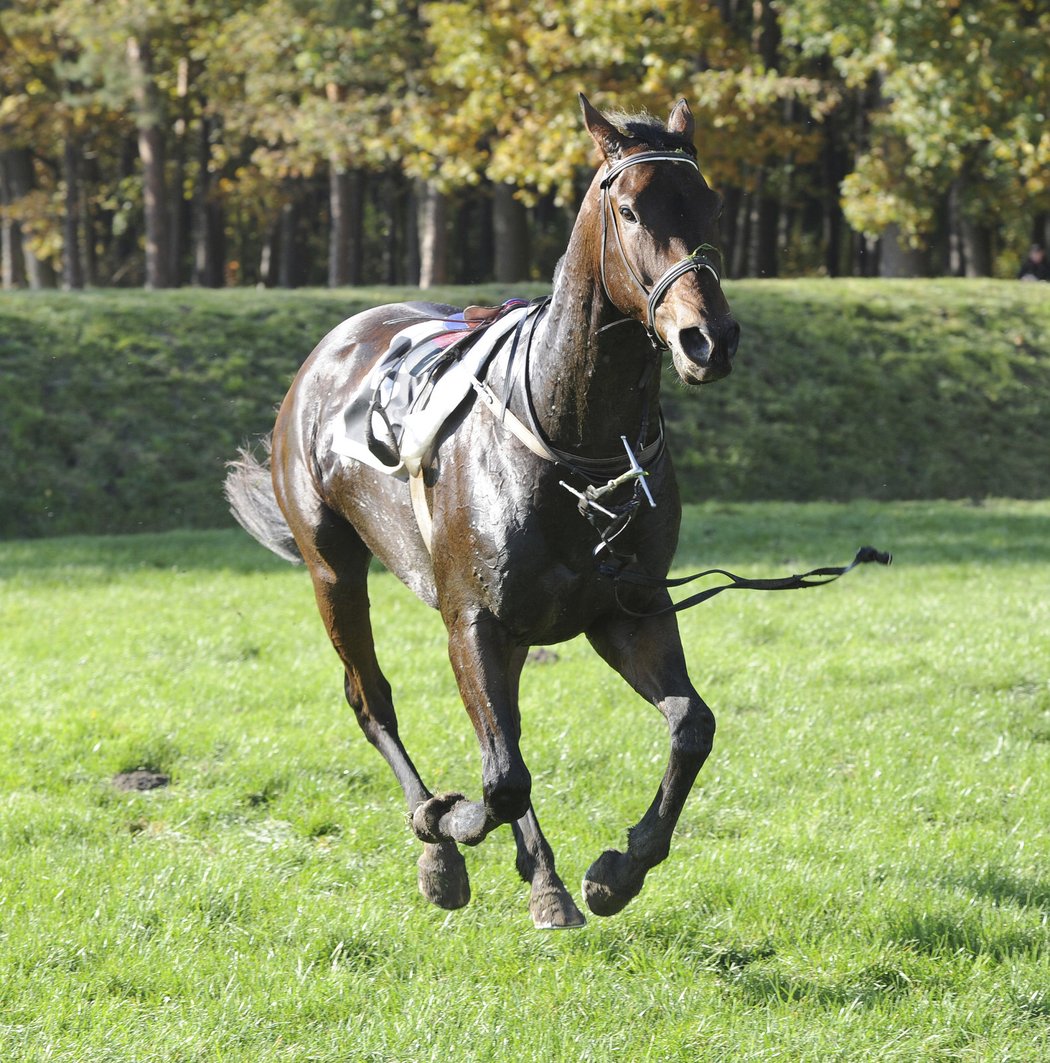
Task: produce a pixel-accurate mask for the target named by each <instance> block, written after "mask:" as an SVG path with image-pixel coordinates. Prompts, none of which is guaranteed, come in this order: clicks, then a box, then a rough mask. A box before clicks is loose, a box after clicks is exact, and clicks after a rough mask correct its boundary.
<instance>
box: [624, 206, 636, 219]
mask: <svg viewBox="0 0 1050 1063" xmlns="http://www.w3.org/2000/svg"><path fill="white" fill-rule="evenodd" d="M620 217H621V218H623V220H624V221H637V220H638V218H637V217H636V216H635V213H634V211H633V210H631V208H630V207H621V208H620Z"/></svg>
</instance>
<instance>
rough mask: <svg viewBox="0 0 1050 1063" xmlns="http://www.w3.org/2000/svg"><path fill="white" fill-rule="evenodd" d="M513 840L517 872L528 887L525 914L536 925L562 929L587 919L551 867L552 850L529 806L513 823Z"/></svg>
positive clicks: (539, 927)
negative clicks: (516, 852) (516, 851)
mask: <svg viewBox="0 0 1050 1063" xmlns="http://www.w3.org/2000/svg"><path fill="white" fill-rule="evenodd" d="M514 841H515V842H516V844H517V847H518V860H517V867H518V874H519V875H521V877H522V878H523V879H524V880H525V881H526V882H527V883H529V885H530V887H531V892H530V894H529V914H530V915H531V916H532V921H533V923H534V924H535V925H536V927H537V928H538V929H540V930H562V929H568V928H570V927H575V926H583V925H584V923H586V922H587V920H586V919H584V917H583V913H582V912H581V911H580V910H579V908H577V907H576V903H575V902H574V901H573V899H572V897H571V896H570V895H569V891H568V890H567V889H566V888H565V886H564V884H563V883H562V880H561V879H560V878H559V877H558V873H557V871H555V870H554V854H553V853H552V852H551V847H550V846H549V845H548V844H547V839H546V838H544V836H543V832H542V831H541V830H540V825H539V823H538V822H537V821H536V813H535V812H533V810H532V809H531V808H530V809H529V810H528V812H526V813H525V815H524V816H522V817H521V819H519V820H518V821H517V822H516V823H515V824H514Z"/></svg>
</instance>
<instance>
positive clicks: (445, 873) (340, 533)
mask: <svg viewBox="0 0 1050 1063" xmlns="http://www.w3.org/2000/svg"><path fill="white" fill-rule="evenodd" d="M312 546H313V548H312V549H311V548H309V547H308V548H307V549H304V550H303V556H304V559H305V560H306V562H307V564H308V565H309V567H310V574H311V576H312V578H313V584H314V594H315V596H316V598H317V605H318V608H319V610H320V612H321V618H322V620H323V621H324V624H325V627H326V628H327V630H328V634H329V637H330V638H331V640H332V645H333V646H334V647H335V649H336V652H337V653H338V654H339V657H340V659H341V660H342V662H343V667H344V668H345V670H346V677H345V680H344V690H345V692H346V700H347V701H348V702H349V704H350V707H351V708H352V709H353V710H354V715H355V716H356V717H357V722H358V724H359V725H360V727H361V730H362V731H363V732H364V734H365V737H366V738H367V739H368V741H369V742H371V743H372V745H373V746H375V748H376V749H377V750H379V752H380V753H381V754H382V755H383V757H384V759H385V760H386V762H387V763H388V764H389V765H390V767H391V768H392V769H393V771H394V775H395V776H396V777H397V781H398V782H399V783H400V784H401V789H402V790H403V791H404V794H405V800H406V801H407V802H408V808H409V812H411V811H412V810H413V809H415V808H416V807H417V806H418V805H420V804H421V803H422V802H424V801H426V800H427V799H428V798H429V797H430V796H431V795H430V791H429V790H428V789H427V788H426V786H424V785H423V781H422V780H421V779H420V777H419V773H418V772H417V771H416V768H415V765H414V764H413V763H412V759H411V758H410V757H409V755H408V753H407V752H406V750H405V747H404V746H403V745H402V744H401V739H400V737H399V736H398V729H397V716H396V715H395V713H394V703H393V700H392V697H391V691H390V684H389V683H388V682H387V679H386V676H384V675H383V673H382V671H381V670H380V668H379V662H378V661H377V660H376V654H375V643H374V641H373V637H372V623H371V619H370V616H369V604H368V589H367V580H368V563H369V560H370V559H371V553H370V552H369V550H368V548H367V547H366V546H365V545H364V543H363V542H362V541H361V539H360V537H359V536H358V534H357V532H356V531H354V529H353V528H352V527H351V526H350V525H349V524H346V523H345V522H343V521H341V520H339V518H337V517H335V516H334V515H326V517H325V518H323V519H322V523H321V525H320V527H319V529H318V534H317V535H316V536H315V537H314V540H313V544H312ZM419 889H420V891H421V892H422V894H423V896H425V897H426V898H427V900H429V901H430V902H431V903H433V904H436V905H438V906H439V907H441V908H461V907H463V905H465V904H466V903H467V901H468V900H469V899H470V884H469V881H468V879H467V869H466V864H465V863H464V861H463V855H462V853H460V851H459V850H458V849H457V848H456V844H455V842H453V841H450V840H442V841H440V842H438V843H428V844H425V845H424V846H423V855H422V856H421V857H420V859H419Z"/></svg>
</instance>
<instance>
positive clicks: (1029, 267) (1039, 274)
mask: <svg viewBox="0 0 1050 1063" xmlns="http://www.w3.org/2000/svg"><path fill="white" fill-rule="evenodd" d="M1017 279H1018V280H1022V281H1050V262H1048V261H1047V259H1046V252H1045V251H1044V250H1043V249H1042V247H1040V246H1039V244H1032V246H1031V247H1030V248H1029V249H1028V257H1027V258H1026V259H1025V260H1024V262H1022V263H1021V271H1020V272H1019V273H1018V274H1017Z"/></svg>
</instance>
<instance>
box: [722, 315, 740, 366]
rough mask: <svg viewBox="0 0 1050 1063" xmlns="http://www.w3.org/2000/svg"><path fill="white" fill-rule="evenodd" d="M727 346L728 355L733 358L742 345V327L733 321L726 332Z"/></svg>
mask: <svg viewBox="0 0 1050 1063" xmlns="http://www.w3.org/2000/svg"><path fill="white" fill-rule="evenodd" d="M725 344H726V354H728V355H729V357H730V358H732V357H733V356H734V355H735V354H736V349H737V347H738V346H739V345H740V326H739V325H738V324H737V323H736V322H735V321H731V322H730V323H729V327H728V328H727V329H726V330H725Z"/></svg>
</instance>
